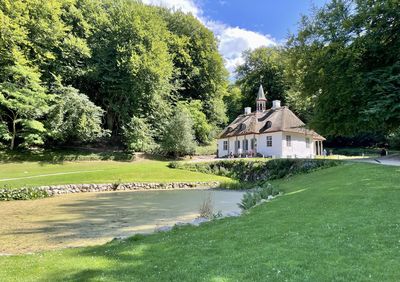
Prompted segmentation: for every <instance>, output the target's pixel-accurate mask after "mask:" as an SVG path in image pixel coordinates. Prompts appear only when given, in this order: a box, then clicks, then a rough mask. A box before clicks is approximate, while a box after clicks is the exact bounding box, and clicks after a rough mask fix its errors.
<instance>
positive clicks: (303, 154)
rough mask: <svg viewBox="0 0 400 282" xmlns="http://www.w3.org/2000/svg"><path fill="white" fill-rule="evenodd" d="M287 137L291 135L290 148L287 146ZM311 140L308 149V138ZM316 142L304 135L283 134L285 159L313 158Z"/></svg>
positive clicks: (283, 154) (283, 155)
mask: <svg viewBox="0 0 400 282" xmlns="http://www.w3.org/2000/svg"><path fill="white" fill-rule="evenodd" d="M286 135H290V136H291V139H292V142H291V143H292V145H291V146H290V147H288V146H287V144H286ZM307 137H308V138H310V147H309V148H307V147H306V138H307ZM314 156H315V153H314V142H313V138H312V136H306V135H304V134H299V133H292V132H283V133H282V157H283V158H313V157H314Z"/></svg>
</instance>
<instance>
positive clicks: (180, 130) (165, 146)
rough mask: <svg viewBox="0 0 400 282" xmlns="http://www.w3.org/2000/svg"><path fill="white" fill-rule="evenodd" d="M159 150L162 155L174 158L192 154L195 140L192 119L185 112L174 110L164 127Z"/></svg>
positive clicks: (194, 149) (194, 148)
mask: <svg viewBox="0 0 400 282" xmlns="http://www.w3.org/2000/svg"><path fill="white" fill-rule="evenodd" d="M160 150H161V153H163V154H164V155H167V156H172V157H175V158H177V157H183V156H185V155H194V153H195V151H196V142H195V140H194V135H193V121H192V119H191V118H190V116H189V115H188V114H187V113H185V112H183V111H179V110H176V111H175V113H174V115H173V117H172V118H171V120H170V121H169V123H168V124H167V126H166V128H165V133H164V136H163V138H162V140H161V144H160Z"/></svg>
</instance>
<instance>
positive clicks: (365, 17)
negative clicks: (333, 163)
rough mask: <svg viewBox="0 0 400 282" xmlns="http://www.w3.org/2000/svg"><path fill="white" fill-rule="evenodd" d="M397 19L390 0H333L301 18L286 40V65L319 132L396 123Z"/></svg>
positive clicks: (399, 8)
mask: <svg viewBox="0 0 400 282" xmlns="http://www.w3.org/2000/svg"><path fill="white" fill-rule="evenodd" d="M399 21H400V5H399V2H398V1H396V0H388V1H376V0H363V1H361V0H360V1H358V0H357V1H356V0H355V1H351V0H333V1H331V2H330V3H328V4H327V5H325V6H324V7H323V8H321V9H319V10H316V11H315V12H314V13H313V14H312V15H311V16H309V17H304V18H303V20H302V23H301V25H300V28H299V31H298V33H297V35H294V36H292V37H291V38H290V39H289V41H288V45H287V50H288V54H289V57H290V59H289V62H290V64H289V68H288V71H289V72H292V74H291V77H292V78H294V79H293V80H292V81H295V80H296V79H297V82H296V83H295V85H296V87H295V89H296V90H297V91H298V92H297V94H298V93H300V95H298V99H302V98H303V99H305V101H308V105H309V112H310V120H311V123H312V125H313V127H315V128H316V129H317V130H318V131H320V132H321V133H322V134H325V135H328V136H339V135H345V136H354V135H356V134H360V133H363V132H382V131H383V132H390V131H392V130H394V129H396V128H398V126H399V124H400V120H399V117H400V107H399V102H400V100H399V99H400V98H399V97H400V96H399V95H398V93H399V91H400V84H399V74H400V68H399V62H400V56H399V54H400V52H399V51H400V49H399V48H400V35H399V34H400V24H399Z"/></svg>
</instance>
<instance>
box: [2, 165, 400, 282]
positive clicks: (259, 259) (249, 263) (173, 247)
mask: <svg viewBox="0 0 400 282" xmlns="http://www.w3.org/2000/svg"><path fill="white" fill-rule="evenodd" d="M399 177H400V168H399V167H390V166H378V165H373V164H360V163H352V164H346V165H342V166H338V167H332V168H328V169H324V170H319V171H316V172H313V173H310V174H304V175H298V176H295V177H292V178H289V179H288V180H281V181H277V182H275V183H274V184H275V185H279V188H280V190H283V191H284V192H285V193H286V194H285V195H284V196H281V197H279V198H277V199H275V200H273V201H272V202H270V203H267V204H264V205H261V206H258V207H256V208H254V209H252V210H250V212H249V213H248V214H246V215H244V216H242V217H239V218H230V219H223V220H218V221H215V222H211V223H206V224H204V225H202V226H200V227H198V228H194V227H181V228H178V229H176V230H173V231H172V232H168V233H160V234H154V235H151V236H146V237H144V236H136V237H132V238H130V239H129V240H127V241H125V242H112V243H109V244H106V245H103V246H98V247H88V248H78V249H69V250H61V251H54V252H46V253H41V254H34V255H23V256H12V257H1V258H0V280H1V281H32V280H40V281H44V280H46V281H54V280H73V281H398V280H399V277H400V261H399V259H400V257H399V254H400V241H399V234H400V218H399V216H398V214H399V213H398V206H399V203H400V186H399V184H398V179H399Z"/></svg>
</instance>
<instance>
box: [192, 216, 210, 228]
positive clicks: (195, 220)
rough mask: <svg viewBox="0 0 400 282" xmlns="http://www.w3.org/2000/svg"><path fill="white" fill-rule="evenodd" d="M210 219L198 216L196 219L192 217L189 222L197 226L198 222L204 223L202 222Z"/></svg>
mask: <svg viewBox="0 0 400 282" xmlns="http://www.w3.org/2000/svg"><path fill="white" fill-rule="evenodd" d="M208 221H210V219H208V218H206V217H198V218H196V219H194V220H193V221H192V222H191V224H192V225H194V226H199V225H200V224H202V223H204V222H208Z"/></svg>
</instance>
